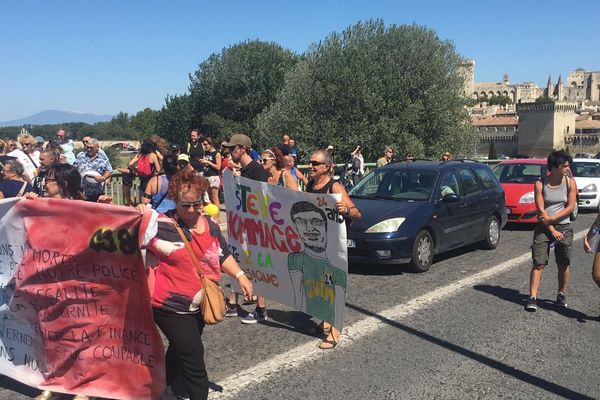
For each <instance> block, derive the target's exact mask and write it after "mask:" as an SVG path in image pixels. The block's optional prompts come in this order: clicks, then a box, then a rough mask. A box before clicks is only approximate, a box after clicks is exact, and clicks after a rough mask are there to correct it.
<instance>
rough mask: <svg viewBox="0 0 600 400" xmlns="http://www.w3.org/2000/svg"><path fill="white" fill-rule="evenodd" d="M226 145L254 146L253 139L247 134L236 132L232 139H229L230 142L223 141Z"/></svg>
mask: <svg viewBox="0 0 600 400" xmlns="http://www.w3.org/2000/svg"><path fill="white" fill-rule="evenodd" d="M223 146H224V147H235V146H243V147H246V148H248V149H249V148H251V147H252V140H250V138H249V137H248V136H246V135H244V134H243V133H236V134H235V135H233V136H231V139H229V142H225V143H223Z"/></svg>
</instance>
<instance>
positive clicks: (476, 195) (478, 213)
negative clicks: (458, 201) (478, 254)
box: [458, 167, 488, 243]
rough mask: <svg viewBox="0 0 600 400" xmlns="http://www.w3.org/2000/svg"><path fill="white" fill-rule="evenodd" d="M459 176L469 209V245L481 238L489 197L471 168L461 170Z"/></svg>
mask: <svg viewBox="0 0 600 400" xmlns="http://www.w3.org/2000/svg"><path fill="white" fill-rule="evenodd" d="M458 175H459V177H460V180H461V182H462V185H463V189H464V190H465V196H464V197H465V203H466V204H467V208H468V209H469V212H468V214H469V229H468V233H466V235H467V236H468V243H471V242H473V241H475V240H477V239H478V238H479V232H480V231H481V227H483V226H485V222H486V220H487V215H485V209H487V201H488V197H487V196H486V193H485V192H484V191H483V186H482V185H481V182H480V181H479V179H478V178H477V176H476V175H475V173H474V172H473V170H472V169H471V168H469V167H461V168H459V169H458Z"/></svg>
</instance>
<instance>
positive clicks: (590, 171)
mask: <svg viewBox="0 0 600 400" xmlns="http://www.w3.org/2000/svg"><path fill="white" fill-rule="evenodd" d="M571 172H573V176H577V177H582V178H600V161H597V162H577V161H574V162H573V163H572V164H571Z"/></svg>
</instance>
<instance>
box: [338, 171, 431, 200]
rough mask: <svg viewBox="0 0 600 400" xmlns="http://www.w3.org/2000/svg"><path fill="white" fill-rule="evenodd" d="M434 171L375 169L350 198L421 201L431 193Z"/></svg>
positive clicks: (353, 190) (352, 191)
mask: <svg viewBox="0 0 600 400" xmlns="http://www.w3.org/2000/svg"><path fill="white" fill-rule="evenodd" d="M436 177H437V172H436V171H420V170H412V169H376V170H375V171H373V172H371V173H370V174H368V175H367V176H365V177H364V178H363V180H361V181H360V183H359V184H358V185H356V187H354V189H352V190H351V191H350V196H351V197H358V198H369V199H391V200H408V201H423V200H428V199H429V198H430V197H431V193H432V192H433V188H434V184H435V181H436Z"/></svg>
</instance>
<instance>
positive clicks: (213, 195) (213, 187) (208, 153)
mask: <svg viewBox="0 0 600 400" xmlns="http://www.w3.org/2000/svg"><path fill="white" fill-rule="evenodd" d="M202 147H203V148H204V157H203V158H202V159H201V160H200V163H201V164H202V166H203V167H204V177H205V178H206V179H207V180H208V184H209V188H208V195H209V197H210V201H211V203H213V204H214V205H216V206H217V207H218V206H219V186H221V153H219V152H218V151H217V150H215V147H214V143H213V140H212V138H205V139H204V140H203V141H202Z"/></svg>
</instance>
